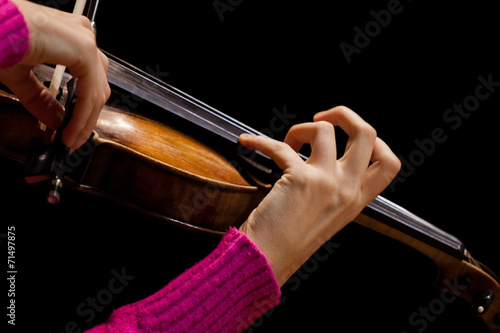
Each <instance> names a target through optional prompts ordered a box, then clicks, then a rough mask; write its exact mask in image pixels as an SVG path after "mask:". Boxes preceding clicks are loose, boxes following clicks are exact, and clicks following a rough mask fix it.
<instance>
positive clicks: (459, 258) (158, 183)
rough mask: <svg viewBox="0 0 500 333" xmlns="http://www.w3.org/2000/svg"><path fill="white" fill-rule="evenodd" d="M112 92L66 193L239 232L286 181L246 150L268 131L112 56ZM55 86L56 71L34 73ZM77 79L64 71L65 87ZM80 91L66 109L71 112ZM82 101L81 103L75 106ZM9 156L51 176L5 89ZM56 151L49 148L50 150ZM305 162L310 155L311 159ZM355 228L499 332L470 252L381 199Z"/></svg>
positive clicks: (484, 274)
mask: <svg viewBox="0 0 500 333" xmlns="http://www.w3.org/2000/svg"><path fill="white" fill-rule="evenodd" d="M108 57H109V59H110V63H109V69H108V81H109V83H110V86H111V87H112V91H113V92H112V95H111V98H110V99H109V101H108V103H107V104H106V105H105V107H104V108H103V110H102V112H101V114H100V117H99V120H98V122H97V125H96V128H95V130H94V133H93V135H92V136H91V137H90V138H89V140H88V141H87V142H86V144H84V145H83V146H82V147H81V148H80V149H78V150H77V151H75V152H73V153H72V154H70V155H69V154H68V155H66V157H65V158H64V160H63V161H62V163H63V169H64V175H63V179H64V187H65V190H66V188H72V189H74V190H79V191H84V192H88V193H91V194H95V195H99V196H105V197H107V198H109V199H111V200H114V201H117V202H119V203H121V204H124V205H127V206H130V207H132V208H135V209H138V210H140V211H142V212H145V213H147V214H150V215H153V216H155V217H157V218H160V219H163V220H166V221H169V222H171V223H174V224H176V225H179V226H181V227H184V228H189V229H193V230H200V231H204V232H210V233H219V234H222V233H224V230H227V228H228V227H230V226H235V227H238V226H239V225H240V224H241V223H243V222H244V221H245V219H246V217H247V216H248V214H250V212H251V211H252V210H253V209H254V208H255V207H256V206H257V205H258V204H259V202H260V201H261V200H262V199H263V198H264V197H265V195H266V194H267V193H268V192H269V191H270V189H271V188H272V185H273V183H274V182H275V181H276V180H277V179H278V178H279V170H278V169H277V167H276V166H275V165H274V164H273V162H272V161H271V160H270V159H268V158H267V157H265V156H264V155H261V154H260V153H258V152H253V151H249V150H246V149H244V148H243V147H242V146H239V145H238V144H237V141H238V137H239V135H240V134H242V133H245V132H246V133H253V134H260V133H258V132H257V131H255V130H253V129H251V128H249V127H248V126H246V125H244V124H242V123H241V122H238V121H237V120H235V119H233V118H231V117H229V116H226V115H224V114H223V113H221V112H220V111H218V110H216V109H214V108H212V107H210V106H208V105H206V104H204V103H202V102H200V101H198V100H196V99H195V98H193V97H191V96H189V95H187V94H185V93H183V92H182V91H180V90H178V89H176V88H174V87H172V86H169V85H167V84H166V83H164V82H162V81H160V80H158V79H156V78H154V77H153V76H151V75H149V74H147V73H145V72H142V71H140V70H138V69H137V68H135V67H133V66H132V65H130V64H127V63H125V62H123V61H121V60H120V59H118V58H115V57H113V56H112V55H110V54H108ZM35 73H36V75H37V77H38V79H39V80H40V81H42V82H48V80H50V78H51V76H52V73H53V68H51V67H49V66H45V65H41V66H38V67H37V68H35ZM70 79H71V77H70V76H69V75H68V74H65V75H64V77H63V82H62V83H63V87H64V86H65V85H66V84H67V83H68V82H70ZM68 95H71V88H69V89H68V88H66V87H64V88H62V89H61V93H60V102H61V103H65V104H66V108H67V109H68V105H71V101H70V98H68ZM73 103H74V101H73ZM0 110H1V111H0V154H1V155H3V156H5V157H8V158H11V159H14V160H16V161H18V162H20V163H24V164H25V168H26V174H25V178H26V180H27V181H28V182H38V181H41V180H45V179H48V178H49V176H48V175H47V173H48V172H47V170H48V169H50V160H51V159H54V158H55V157H54V156H55V155H57V154H54V153H51V151H50V148H51V147H52V146H51V145H52V144H51V137H52V132H51V131H50V130H46V131H42V130H41V129H40V126H39V124H38V121H37V120H36V119H35V118H34V117H32V116H31V115H30V114H29V113H28V112H27V111H26V110H25V109H24V108H23V106H22V105H21V104H20V102H19V101H18V100H17V98H16V97H15V96H13V95H12V94H10V93H9V92H8V91H6V89H3V90H0ZM47 147H49V148H47ZM302 157H303V158H304V159H306V157H305V156H302ZM354 222H356V223H358V224H360V225H362V226H365V227H367V228H370V229H372V230H374V231H376V232H379V233H381V234H383V235H386V236H389V237H391V238H393V239H396V240H398V241H400V242H402V243H404V244H406V245H408V246H410V247H412V248H414V249H416V250H417V251H419V252H421V253H423V254H424V255H426V256H427V257H429V258H430V259H432V260H433V261H434V262H435V263H436V265H437V267H438V268H439V277H438V279H437V282H436V288H438V289H439V290H442V291H444V292H451V290H450V288H452V286H454V285H455V286H456V285H460V286H462V289H461V292H460V295H459V296H460V297H461V298H463V299H464V300H466V301H467V302H469V303H470V304H471V313H472V314H473V315H476V316H480V317H481V318H482V319H483V321H484V323H485V324H486V325H487V327H488V328H489V329H490V331H491V332H494V333H498V332H500V298H499V297H498V296H497V297H495V296H496V295H500V279H499V278H498V277H497V276H496V275H495V273H493V272H492V271H490V270H489V269H488V268H487V267H486V266H484V265H483V264H481V263H480V262H479V261H477V260H475V259H474V258H473V257H472V256H471V254H470V253H469V252H468V251H467V250H466V248H465V246H464V245H463V244H462V243H461V242H460V241H459V240H458V239H457V238H455V237H454V236H452V235H450V234H448V233H446V232H445V231H443V230H440V229H439V228H437V227H435V226H434V225H432V224H430V223H428V222H426V221H425V220H423V219H421V218H419V217H418V216H416V215H414V214H412V213H410V212H409V211H407V210H405V209H404V208H402V207H400V206H398V205H397V204H395V203H393V202H391V201H389V200H387V199H385V198H384V197H381V196H379V197H377V198H376V199H375V200H374V201H373V202H372V203H370V204H369V205H368V206H367V207H366V208H365V209H364V210H363V211H362V212H361V214H360V215H359V216H358V217H357V218H356V219H355V220H354Z"/></svg>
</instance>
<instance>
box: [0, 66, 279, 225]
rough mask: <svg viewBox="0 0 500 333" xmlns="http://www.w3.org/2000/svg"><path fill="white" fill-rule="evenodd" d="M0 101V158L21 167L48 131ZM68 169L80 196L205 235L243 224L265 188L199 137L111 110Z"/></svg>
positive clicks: (13, 103)
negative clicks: (90, 196) (91, 196)
mask: <svg viewBox="0 0 500 333" xmlns="http://www.w3.org/2000/svg"><path fill="white" fill-rule="evenodd" d="M44 71H50V69H49V68H41V69H40V70H39V71H38V74H37V75H39V76H46V75H47V74H49V73H48V72H47V73H44ZM0 103H1V104H2V109H1V111H0V148H1V150H0V152H1V153H2V154H3V155H4V156H8V157H11V158H15V159H17V160H19V161H21V162H26V160H27V158H28V155H30V147H31V145H32V138H33V137H38V138H41V140H42V141H43V142H44V143H47V144H48V143H49V142H50V138H51V136H52V131H46V132H43V131H41V130H40V129H39V126H38V120H36V119H35V118H34V117H32V116H31V115H30V114H29V113H28V112H27V111H26V110H25V109H24V108H23V107H22V105H21V104H20V103H19V101H18V100H17V99H16V98H15V96H13V95H10V94H9V93H7V92H5V91H0ZM34 158H35V159H36V158H37V157H36V156H35V157H34ZM66 171H67V172H66V173H65V178H66V182H71V183H72V186H73V187H76V188H77V189H79V190H82V191H85V192H89V193H92V194H97V195H102V196H106V197H109V198H110V199H113V200H115V201H118V202H120V203H123V204H125V205H128V206H131V207H133V208H136V209H139V210H141V211H144V212H146V213H149V214H152V215H155V216H157V217H160V218H162V219H165V220H168V221H171V222H174V223H176V224H179V225H182V226H186V227H190V228H195V229H202V230H205V231H210V232H224V231H225V230H227V229H228V228H229V227H230V226H236V227H237V226H239V225H240V224H242V223H243V222H244V221H245V220H246V218H247V217H248V215H249V214H250V212H251V211H252V210H253V209H254V208H255V207H256V206H257V205H258V203H259V202H260V201H261V200H262V199H263V197H264V196H265V195H266V194H267V193H268V192H269V190H270V188H271V185H270V184H266V183H263V182H261V181H259V180H258V179H257V178H255V177H243V175H242V174H240V172H239V171H238V170H237V168H235V166H234V165H233V164H232V163H230V161H229V160H228V158H227V157H226V156H224V155H223V154H221V153H220V152H217V151H216V150H215V149H213V148H212V147H210V146H209V145H207V144H206V143H204V142H202V141H201V140H199V139H198V138H195V137H194V136H192V135H189V134H187V133H185V132H182V131H180V130H177V129H175V128H173V127H171V126H168V125H166V124H164V123H161V122H159V121H155V120H152V119H148V118H146V117H144V116H142V115H140V114H139V112H137V113H133V112H130V110H128V109H120V108H118V107H115V106H111V105H105V107H104V108H103V110H102V112H101V114H100V117H99V120H98V121H97V125H96V127H95V131H94V135H93V137H92V138H90V139H89V140H88V141H87V143H86V144H84V145H83V146H82V147H81V148H80V149H79V150H77V151H75V152H73V153H72V154H71V155H69V156H68V157H67V158H66Z"/></svg>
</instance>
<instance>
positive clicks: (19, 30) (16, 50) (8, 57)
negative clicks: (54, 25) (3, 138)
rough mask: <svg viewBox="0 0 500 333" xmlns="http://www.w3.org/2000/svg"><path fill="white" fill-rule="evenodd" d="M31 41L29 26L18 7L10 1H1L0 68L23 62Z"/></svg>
mask: <svg viewBox="0 0 500 333" xmlns="http://www.w3.org/2000/svg"><path fill="white" fill-rule="evenodd" d="M29 39H30V35H29V31H28V26H27V24H26V21H25V20H24V17H23V15H22V14H21V12H20V11H19V9H18V8H17V6H16V5H14V4H13V3H12V2H10V1H9V0H0V68H5V67H10V66H13V65H15V64H17V63H18V62H20V61H21V60H23V58H24V55H25V54H26V52H27V51H28V47H29Z"/></svg>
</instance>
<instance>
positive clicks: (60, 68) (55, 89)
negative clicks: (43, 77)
mask: <svg viewBox="0 0 500 333" xmlns="http://www.w3.org/2000/svg"><path fill="white" fill-rule="evenodd" d="M86 3H87V0H76V2H75V7H74V8H73V14H75V15H82V14H83V10H84V9H85V4H86ZM65 71H66V66H64V65H56V69H55V70H54V74H53V75H52V80H51V81H50V87H49V91H50V93H51V94H52V96H54V97H56V96H57V95H58V94H59V88H60V87H61V82H62V79H63V76H64V72H65Z"/></svg>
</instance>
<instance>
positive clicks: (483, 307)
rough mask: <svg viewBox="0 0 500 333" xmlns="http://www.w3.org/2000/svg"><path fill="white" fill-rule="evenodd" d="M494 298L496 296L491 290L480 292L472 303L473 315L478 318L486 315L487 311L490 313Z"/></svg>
mask: <svg viewBox="0 0 500 333" xmlns="http://www.w3.org/2000/svg"><path fill="white" fill-rule="evenodd" d="M494 297H495V294H494V293H493V291H491V290H489V289H488V290H484V291H481V292H479V293H478V294H477V295H476V297H474V300H473V301H472V308H471V312H472V314H474V315H477V316H482V315H483V314H485V313H486V311H488V309H489V307H490V305H491V302H492V301H493V298H494Z"/></svg>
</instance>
